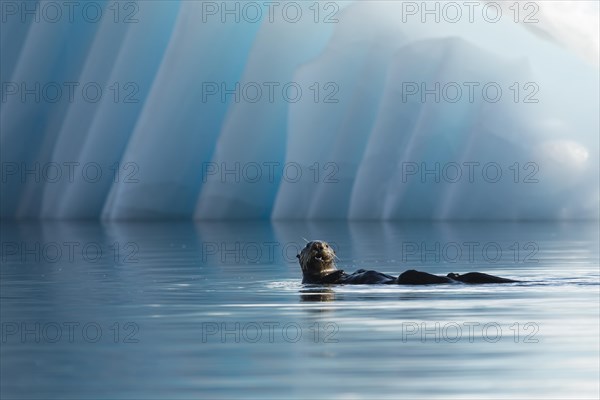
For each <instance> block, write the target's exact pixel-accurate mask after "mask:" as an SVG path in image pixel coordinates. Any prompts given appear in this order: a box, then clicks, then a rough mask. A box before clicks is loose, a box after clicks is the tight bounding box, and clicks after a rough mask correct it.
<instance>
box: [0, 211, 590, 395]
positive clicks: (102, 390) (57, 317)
mask: <svg viewBox="0 0 600 400" xmlns="http://www.w3.org/2000/svg"><path fill="white" fill-rule="evenodd" d="M1 233H2V255H1V256H2V260H1V261H2V267H1V269H0V272H1V281H0V282H1V286H0V288H1V300H2V302H1V310H0V311H1V320H2V343H1V351H0V356H1V364H0V373H1V382H2V386H1V393H0V395H1V397H2V398H3V399H8V398H63V399H64V398H100V397H102V398H232V397H244V398H281V397H282V396H285V397H286V398H309V397H313V398H372V397H376V398H437V397H444V398H446V397H454V398H458V397H460V398H469V397H471V398H483V397H485V398H490V397H492V398H494V397H497V398H510V397H519V398H565V397H571V398H598V395H599V382H598V380H599V341H598V337H599V300H600V292H599V290H600V286H599V283H600V282H599V279H600V278H599V267H598V264H599V259H598V256H599V254H598V240H599V237H598V225H597V223H591V224H585V223H570V224H551V223H539V224H538V223H536V224H533V223H531V224H512V223H494V224H492V223H473V224H469V223H453V224H441V223H440V224H417V223H410V224H409V223H404V224H400V223H398V224H392V223H373V224H368V223H273V224H270V223H231V224H227V223H202V224H193V223H127V224H125V223H108V224H98V223H43V224H37V223H21V224H12V223H10V224H9V223H3V224H2V227H1ZM303 237H304V238H307V239H316V238H319V239H324V240H328V241H330V242H332V244H333V246H334V248H336V249H337V252H338V256H339V258H340V262H339V264H340V267H341V268H343V269H346V270H349V271H353V270H355V269H358V268H372V269H377V270H380V271H382V272H388V273H391V274H399V273H400V272H402V271H404V270H406V269H409V268H416V269H420V270H424V271H429V272H433V273H440V274H442V273H443V274H446V273H448V272H458V273H461V272H468V271H482V272H488V273H493V274H497V275H501V276H506V277H509V278H514V279H519V280H523V281H527V282H526V283H518V284H510V285H483V286H467V285H445V286H428V287H407V286H394V287H391V286H384V287H381V286H354V287H350V286H345V287H329V288H326V287H304V286H303V285H301V284H300V270H299V267H298V264H297V263H296V259H295V257H294V256H295V254H296V251H297V249H298V247H300V246H303V243H304V241H303V239H302V238H303Z"/></svg>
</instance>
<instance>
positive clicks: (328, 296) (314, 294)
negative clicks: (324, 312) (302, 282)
mask: <svg viewBox="0 0 600 400" xmlns="http://www.w3.org/2000/svg"><path fill="white" fill-rule="evenodd" d="M300 293H301V295H300V300H301V301H303V302H327V301H334V300H335V292H334V291H333V290H332V289H327V288H321V289H304V290H301V291H300Z"/></svg>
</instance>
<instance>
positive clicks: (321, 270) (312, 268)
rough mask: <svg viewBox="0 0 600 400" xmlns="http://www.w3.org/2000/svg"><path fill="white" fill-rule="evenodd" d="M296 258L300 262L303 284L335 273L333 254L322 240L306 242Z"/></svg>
mask: <svg viewBox="0 0 600 400" xmlns="http://www.w3.org/2000/svg"><path fill="white" fill-rule="evenodd" d="M296 257H298V259H299V260H300V267H301V268H302V275H303V277H304V280H303V281H304V282H305V283H308V282H310V281H315V280H318V279H319V278H322V277H324V276H326V275H329V274H331V273H332V272H334V271H337V268H336V267H335V252H334V251H333V249H332V248H331V246H329V244H328V243H327V242H324V241H322V240H313V241H312V242H308V243H307V244H306V246H305V247H304V248H303V249H302V251H301V252H300V254H298V255H297V256H296Z"/></svg>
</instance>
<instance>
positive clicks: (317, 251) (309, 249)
mask: <svg viewBox="0 0 600 400" xmlns="http://www.w3.org/2000/svg"><path fill="white" fill-rule="evenodd" d="M296 257H298V259H299V261H300V267H301V268H302V283H312V284H347V285H366V284H396V285H430V284H439V283H454V282H462V283H471V284H481V283H514V282H519V281H515V280H512V279H506V278H501V277H499V276H494V275H488V274H483V273H481V272H469V273H467V274H461V275H459V274H455V273H450V274H448V275H446V276H438V275H433V274H429V273H427V272H421V271H415V270H414V269H411V270H408V271H406V272H403V273H402V274H401V275H400V276H398V277H397V278H396V277H394V276H391V275H387V274H383V273H381V272H377V271H367V270H364V269H359V270H358V271H356V272H355V273H353V274H347V273H345V272H344V271H343V270H341V269H337V268H336V267H335V258H336V255H335V252H334V251H333V249H332V248H331V246H329V244H328V243H327V242H324V241H322V240H313V241H312V242H308V243H307V244H306V246H305V247H304V249H302V251H301V252H300V254H298V255H297V256H296Z"/></svg>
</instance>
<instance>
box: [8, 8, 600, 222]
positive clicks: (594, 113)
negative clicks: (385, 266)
mask: <svg viewBox="0 0 600 400" xmlns="http://www.w3.org/2000/svg"><path fill="white" fill-rule="evenodd" d="M136 4H138V6H139V7H138V8H137V9H136V10H135V11H136V14H135V19H136V20H137V22H135V23H129V24H126V23H115V21H114V19H113V16H114V15H113V14H112V13H111V12H112V11H113V10H109V9H108V8H105V9H104V12H105V18H103V19H101V20H100V21H99V22H97V23H89V21H86V20H83V19H81V18H75V21H74V22H71V21H68V20H66V19H65V20H61V21H59V22H58V23H53V22H50V21H44V18H42V19H41V21H40V22H36V21H32V20H31V19H27V18H26V19H25V22H23V21H22V19H21V17H20V15H17V17H14V16H13V15H12V14H6V15H4V17H5V18H6V23H5V22H3V24H2V28H1V29H2V35H1V40H2V41H1V46H2V48H1V51H2V57H1V58H0V63H1V65H0V67H1V71H0V74H1V75H2V76H1V78H2V79H1V80H2V85H3V86H2V103H1V109H0V116H1V121H0V128H1V130H0V140H1V142H0V143H1V148H0V153H1V157H2V182H1V185H2V202H1V205H0V211H1V215H2V217H5V218H11V217H17V218H20V217H33V218H38V217H42V218H106V219H128V218H135V219H139V218H141V219H145V218H173V217H177V218H179V217H182V218H198V219H212V218H217V219H222V218H274V219H286V218H352V219H396V218H410V219H567V218H598V216H599V215H598V202H599V201H600V199H599V195H598V191H599V183H598V182H599V176H598V168H599V165H598V147H599V146H598V131H599V123H598V109H599V101H598V89H597V88H598V85H599V81H598V38H597V36H594V35H595V33H594V32H596V33H597V24H598V22H597V15H598V13H597V12H594V10H593V9H592V10H589V9H586V8H585V7H592V8H593V7H597V4H595V3H593V2H589V5H587V6H586V5H585V4H587V2H584V3H578V5H577V6H569V7H565V5H564V4H563V3H560V2H536V5H539V9H538V10H535V9H534V10H531V9H528V8H526V7H530V6H527V4H529V3H527V2H525V3H520V5H521V8H519V10H520V14H518V15H517V14H515V13H514V9H509V8H507V7H503V8H502V9H501V11H500V12H501V13H502V16H503V17H502V18H500V19H498V20H497V21H495V22H490V20H491V19H493V18H492V17H493V14H492V12H497V10H495V9H490V10H487V11H488V12H489V13H488V14H486V16H485V18H484V17H482V15H483V14H481V10H480V9H482V8H483V7H484V6H485V5H486V4H489V3H481V4H480V6H481V7H479V8H477V9H476V10H475V13H474V14H473V19H474V20H473V21H469V20H468V18H467V14H466V13H464V12H466V11H467V10H462V11H463V18H461V19H460V20H459V21H456V22H452V21H450V20H449V19H452V18H454V17H453V16H454V14H450V11H452V10H449V9H448V10H446V9H445V8H444V6H443V5H439V7H440V10H439V13H440V15H438V17H441V18H440V20H439V21H438V22H436V20H435V18H436V16H435V15H431V14H427V13H423V11H424V10H419V9H418V8H419V7H420V4H421V3H419V2H385V1H382V2H378V1H371V2H344V3H328V4H334V6H330V8H327V9H320V10H319V13H318V15H317V14H316V13H315V12H316V11H315V10H314V9H309V8H308V7H309V6H310V5H309V4H308V3H307V4H306V5H305V6H302V7H304V8H302V14H301V15H303V17H302V18H299V19H298V20H296V21H295V22H292V20H293V18H292V14H286V17H285V18H284V17H282V14H280V13H279V12H280V11H281V10H279V11H277V10H275V11H273V14H272V15H271V14H269V10H267V9H265V8H264V6H261V7H263V9H262V15H261V16H260V18H258V17H257V18H254V17H253V16H254V14H251V13H250V11H253V10H251V9H249V8H247V9H246V8H243V7H242V6H241V5H240V11H239V12H240V14H239V15H237V16H236V15H230V14H227V13H223V10H219V7H220V5H219V4H220V3H219V4H217V3H211V2H181V3H177V2H152V3H150V2H140V3H136ZM215 4H216V6H215ZM240 4H242V3H240ZM440 4H443V3H440ZM457 4H459V3H457ZM511 4H513V3H511ZM531 4H533V3H531ZM415 5H416V7H417V9H415V8H414V7H415ZM209 6H210V7H213V8H210V7H209ZM214 7H217V8H216V9H215V8H214ZM582 7H583V8H584V9H582ZM254 11H255V10H254ZM534 11H535V12H534ZM290 12H291V11H290ZM532 12H534V13H533V14H532ZM234 14H235V12H234ZM77 15H78V14H75V16H77ZM106 15H108V16H110V18H106ZM294 15H296V14H294ZM528 16H530V17H532V18H534V17H535V19H537V21H538V22H535V23H532V22H531V21H525V20H526V18H525V17H528ZM121 17H122V15H121ZM235 18H238V19H239V22H235ZM423 18H425V19H426V22H425V23H423V22H422V19H423ZM315 21H317V22H315ZM594 28H595V30H594ZM8 36H10V38H11V39H10V40H8V39H7V37H8ZM72 82H75V83H76V84H77V85H76V86H73V87H74V88H75V89H74V92H73V93H74V96H73V98H72V99H70V98H67V97H68V96H67V94H68V90H69V88H70V87H72V86H69V85H70V84H71V83H72ZM48 83H53V85H55V86H56V85H58V86H59V87H60V89H61V90H62V96H61V98H60V99H58V101H53V99H52V98H51V97H52V93H54V92H52V90H54V89H55V87H54V86H52V85H50V86H48ZM36 84H39V85H40V89H39V90H37V93H35V92H36V90H35V88H36ZM83 87H86V88H87V92H85V95H84V94H82V93H83V91H82V90H81V89H82V88H83ZM97 87H99V88H101V91H102V96H101V97H100V98H98V99H96V98H94V99H91V98H90V96H93V95H94V93H95V92H94V90H95V89H96V88H97ZM27 90H29V92H27ZM31 90H33V92H34V93H33V94H32V93H31ZM28 93H29V94H28ZM36 96H39V97H40V98H39V99H38V98H37V97H36ZM57 174H58V175H57Z"/></svg>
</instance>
